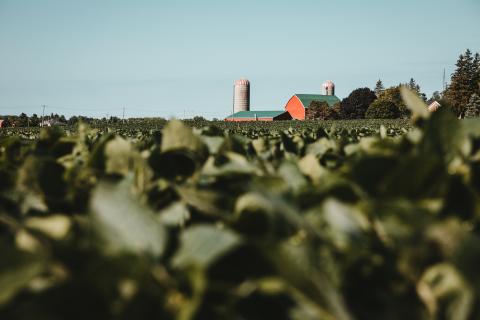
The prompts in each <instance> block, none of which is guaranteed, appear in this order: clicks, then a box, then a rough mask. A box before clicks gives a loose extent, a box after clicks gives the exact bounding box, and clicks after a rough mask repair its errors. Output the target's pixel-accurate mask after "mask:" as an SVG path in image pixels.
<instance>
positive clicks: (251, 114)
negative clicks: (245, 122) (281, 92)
mask: <svg viewBox="0 0 480 320" xmlns="http://www.w3.org/2000/svg"><path fill="white" fill-rule="evenodd" d="M284 112H285V110H282V111H239V112H236V113H234V114H232V115H229V116H228V117H227V119H228V118H247V119H255V118H275V117H276V116H279V115H281V114H282V113H284Z"/></svg>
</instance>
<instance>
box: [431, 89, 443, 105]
mask: <svg viewBox="0 0 480 320" xmlns="http://www.w3.org/2000/svg"><path fill="white" fill-rule="evenodd" d="M440 100H442V96H441V94H440V92H438V91H434V92H433V93H432V97H431V98H430V100H428V102H430V103H432V102H433V101H440Z"/></svg>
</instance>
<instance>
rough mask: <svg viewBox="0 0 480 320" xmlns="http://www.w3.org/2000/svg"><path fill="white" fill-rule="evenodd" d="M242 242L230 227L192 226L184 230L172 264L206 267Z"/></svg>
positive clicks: (182, 266) (179, 266) (176, 265)
mask: <svg viewBox="0 0 480 320" xmlns="http://www.w3.org/2000/svg"><path fill="white" fill-rule="evenodd" d="M241 243H242V240H241V238H240V237H239V236H238V235H236V234H235V233H233V232H232V231H229V230H228V229H220V228H217V227H214V226H209V225H197V226H192V227H190V228H188V229H187V230H185V231H184V232H182V235H181V237H180V249H179V250H178V252H177V253H176V255H175V256H174V257H173V260H172V265H173V266H175V267H176V268H186V267H191V266H197V267H201V268H206V267H208V266H209V265H210V264H212V263H213V262H215V261H216V260H217V259H218V258H219V257H221V256H222V255H224V254H226V253H227V252H229V251H230V250H232V249H234V248H236V247H238V246H239V245H240V244H241Z"/></svg>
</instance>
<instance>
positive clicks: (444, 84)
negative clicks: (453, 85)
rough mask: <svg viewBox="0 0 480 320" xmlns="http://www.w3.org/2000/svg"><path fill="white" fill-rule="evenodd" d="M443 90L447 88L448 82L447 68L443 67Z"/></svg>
mask: <svg viewBox="0 0 480 320" xmlns="http://www.w3.org/2000/svg"><path fill="white" fill-rule="evenodd" d="M442 86H443V91H445V90H447V82H446V81H445V68H443V83H442Z"/></svg>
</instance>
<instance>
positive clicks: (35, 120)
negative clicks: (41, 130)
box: [30, 113, 40, 127]
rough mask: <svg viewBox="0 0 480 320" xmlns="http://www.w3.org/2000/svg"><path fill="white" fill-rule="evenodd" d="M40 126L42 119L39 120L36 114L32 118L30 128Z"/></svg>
mask: <svg viewBox="0 0 480 320" xmlns="http://www.w3.org/2000/svg"><path fill="white" fill-rule="evenodd" d="M39 125H40V119H39V118H38V115H37V114H36V113H34V114H33V115H32V116H31V117H30V126H32V127H38V126H39Z"/></svg>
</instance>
